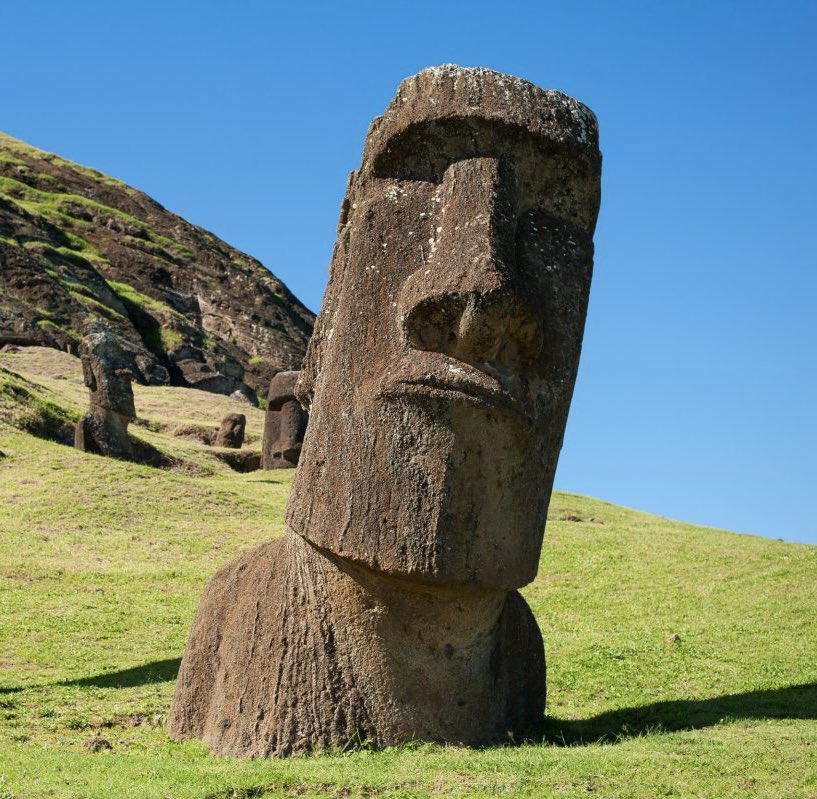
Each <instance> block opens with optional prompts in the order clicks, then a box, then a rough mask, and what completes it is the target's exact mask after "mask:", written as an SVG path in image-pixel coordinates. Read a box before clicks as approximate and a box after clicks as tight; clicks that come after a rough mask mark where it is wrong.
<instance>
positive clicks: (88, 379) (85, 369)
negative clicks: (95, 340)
mask: <svg viewBox="0 0 817 799" xmlns="http://www.w3.org/2000/svg"><path fill="white" fill-rule="evenodd" d="M82 378H83V380H84V381H85V385H86V386H87V387H88V388H89V389H90V390H91V391H96V376H95V375H94V370H93V369H92V368H91V361H90V359H89V358H87V357H85V358H83V359H82Z"/></svg>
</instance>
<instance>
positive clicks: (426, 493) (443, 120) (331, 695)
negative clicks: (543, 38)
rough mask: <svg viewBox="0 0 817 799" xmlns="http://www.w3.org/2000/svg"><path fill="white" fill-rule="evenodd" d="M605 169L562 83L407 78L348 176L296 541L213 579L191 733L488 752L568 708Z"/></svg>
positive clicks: (295, 511) (287, 743) (190, 649)
mask: <svg viewBox="0 0 817 799" xmlns="http://www.w3.org/2000/svg"><path fill="white" fill-rule="evenodd" d="M600 171H601V156H600V153H599V150H598V130H597V125H596V119H595V117H594V116H593V114H592V113H591V112H590V111H589V110H588V109H587V108H585V107H584V106H583V105H582V104H581V103H578V102H577V101H575V100H572V99H571V98H569V97H566V96H565V95H563V94H560V93H559V92H556V91H544V90H542V89H539V88H537V87H536V86H533V85H531V84H530V83H527V82H525V81H522V80H519V79H517V78H513V77H510V76H507V75H501V74H498V73H495V72H491V71H489V70H485V69H463V68H460V67H455V66H444V67H437V68H432V69H426V70H423V71H422V72H420V73H419V74H417V75H415V76H414V77H411V78H408V79H407V80H405V81H404V82H403V83H402V84H401V85H400V87H399V89H398V91H397V96H396V97H395V98H394V100H393V101H392V103H391V104H390V105H389V107H388V108H387V109H386V112H385V114H384V115H383V116H381V117H378V118H377V119H375V120H374V122H373V123H372V125H371V127H370V128H369V132H368V135H367V138H366V142H365V145H364V150H363V160H362V164H361V166H360V169H358V170H357V171H355V172H353V173H352V174H351V176H350V178H349V183H348V188H347V192H346V197H345V199H344V201H343V206H342V209H341V214H340V224H339V228H338V240H337V244H336V246H335V251H334V254H333V257H332V264H331V267H330V278H329V285H328V287H327V290H326V294H325V295H324V301H323V306H322V308H321V312H320V315H319V317H318V320H317V325H316V328H315V332H314V335H313V337H312V340H311V342H310V344H309V349H308V351H307V356H306V360H305V363H304V366H303V369H302V371H301V375H300V378H299V381H298V386H297V389H296V393H297V394H298V396H299V398H300V399H301V402H302V404H303V405H304V406H305V407H307V408H310V422H309V431H308V433H307V436H306V438H305V440H304V445H303V450H302V453H301V459H300V464H299V466H298V471H297V472H296V475H295V480H294V483H293V487H292V492H291V495H290V498H289V504H288V506H287V525H288V529H287V532H286V534H285V536H284V537H283V538H281V539H277V540H273V541H270V542H269V543H267V544H264V545H262V546H261V547H259V548H257V549H255V550H253V551H251V552H248V553H246V554H244V555H241V556H240V557H238V558H237V559H236V560H234V561H233V562H232V563H229V564H228V565H226V566H224V567H223V568H222V569H221V570H220V571H218V572H217V573H216V575H215V576H214V577H213V579H212V580H211V582H210V584H209V585H208V587H207V589H206V591H205V593H204V597H203V599H202V601H201V604H200V606H199V610H198V614H197V616H196V619H195V621H194V623H193V627H192V630H191V633H190V637H189V640H188V642H187V648H186V650H185V653H184V658H183V660H182V664H181V670H180V672H179V679H178V682H177V685H176V694H175V697H174V700H173V705H172V708H171V711H170V716H169V720H168V730H169V733H170V735H171V736H172V737H173V738H175V739H184V738H202V739H204V741H205V742H206V743H207V745H208V746H209V747H210V749H211V750H212V751H213V752H215V753H218V754H221V755H240V756H248V757H255V756H269V755H283V754H288V753H291V752H295V751H300V750H310V749H316V748H321V747H324V746H331V745H335V746H343V745H347V744H348V743H349V742H354V741H367V742H369V743H370V744H371V745H374V746H384V745H392V744H398V743H399V742H401V741H405V740H408V739H412V738H414V739H419V740H426V741H447V742H456V743H463V744H468V745H479V744H484V743H488V742H491V741H496V740H500V739H507V735H508V733H509V732H511V733H522V732H524V731H525V730H526V729H529V728H531V727H532V726H533V725H536V724H537V723H538V722H539V721H540V720H541V719H542V717H543V711H544V701H545V658H544V649H543V644H542V638H541V635H540V632H539V629H538V627H537V625H536V621H535V619H534V617H533V615H532V613H531V611H530V609H529V608H528V606H527V605H526V604H525V601H524V599H522V597H521V596H520V594H519V593H518V591H517V589H519V588H520V587H521V586H524V585H526V584H527V583H529V582H530V581H531V580H532V579H533V578H534V576H535V574H536V570H537V566H538V563H539V554H540V547H541V543H542V535H543V533H544V527H545V519H546V515H547V507H548V503H549V500H550V494H551V488H552V482H553V474H554V471H555V469H556V461H557V457H558V454H559V449H560V447H561V443H562V437H563V434H564V428H565V422H566V419H567V412H568V406H569V404H570V398H571V394H572V391H573V384H574V380H575V376H576V369H577V366H578V361H579V351H580V347H581V339H582V332H583V328H584V320H585V313H586V309H587V300H588V293H589V288H590V277H591V272H592V266H593V241H592V236H593V231H594V227H595V222H596V215H597V212H598V207H599V178H600Z"/></svg>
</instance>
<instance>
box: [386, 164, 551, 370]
mask: <svg viewBox="0 0 817 799" xmlns="http://www.w3.org/2000/svg"><path fill="white" fill-rule="evenodd" d="M517 196H518V182H517V176H516V172H515V169H514V167H513V165H512V164H511V163H509V162H507V161H504V160H499V159H496V158H470V159H467V160H463V161H458V162H455V163H453V164H451V166H449V168H448V169H447V170H446V173H445V176H444V178H443V181H442V183H441V185H440V188H439V192H438V194H437V196H436V197H435V198H434V199H435V205H436V206H437V208H439V211H438V212H437V213H436V214H435V219H436V222H435V228H434V232H433V235H432V238H431V239H430V240H429V242H428V247H427V250H425V251H424V262H425V264H424V267H423V268H422V269H420V270H417V271H416V272H414V273H413V274H412V275H411V276H410V277H409V278H408V279H407V280H406V282H405V284H404V286H403V288H402V291H401V295H400V305H401V309H402V320H403V329H404V333H405V336H406V339H407V341H408V343H409V344H410V346H412V347H414V348H416V349H420V350H430V351H433V352H442V353H445V354H446V355H450V356H452V357H454V358H457V359H458V360H462V361H466V362H468V363H471V364H473V365H475V366H479V367H481V368H487V370H488V371H493V370H499V371H510V372H513V373H517V374H518V373H520V372H524V371H526V369H527V368H528V367H529V365H530V363H531V361H532V360H533V359H534V358H535V357H536V356H537V354H538V352H539V349H540V347H541V332H540V329H539V325H538V324H537V322H536V319H535V317H534V316H533V314H532V313H531V312H530V310H529V309H528V308H527V307H526V302H525V297H524V290H523V286H522V281H521V279H520V278H521V276H520V275H519V274H518V273H517V265H516V257H515V250H516V219H517V205H518V202H517Z"/></svg>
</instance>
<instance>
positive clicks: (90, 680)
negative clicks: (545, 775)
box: [0, 658, 817, 746]
mask: <svg viewBox="0 0 817 799" xmlns="http://www.w3.org/2000/svg"><path fill="white" fill-rule="evenodd" d="M180 663H181V659H180V658H168V659H167V660H157V661H154V662H152V663H146V664H145V665H143V666H134V667H133V668H130V669H122V670H121V671H114V672H108V673H106V674H97V675H95V676H93V677H82V678H79V679H76V680H63V681H61V682H57V683H50V686H65V685H76V686H90V687H94V688H133V687H135V686H138V685H150V684H153V683H158V682H169V681H171V680H174V679H176V675H177V674H178V671H179V665H180ZM45 687H49V686H48V685H25V686H22V685H21V686H10V687H0V695H2V694H12V693H17V692H19V691H25V690H29V689H32V688H45ZM737 719H814V720H817V683H804V684H802V685H789V686H786V687H785V688H775V689H770V690H765V691H747V692H745V693H741V694H726V695H724V696H716V697H713V698H711V699H677V700H673V701H667V702H653V703H651V704H648V705H639V706H638V707H627V708H621V709H620V710H610V711H607V712H606V713H600V714H599V715H597V716H592V717H590V718H586V719H575V720H574V719H557V718H552V717H548V718H546V719H545V721H544V723H543V724H542V726H541V727H540V728H539V729H537V730H532V731H531V734H530V735H527V736H524V737H523V738H520V739H518V740H519V743H548V744H551V745H554V746H581V745H585V744H592V743H618V742H619V741H623V740H627V739H628V738H638V737H640V736H644V735H658V734H661V733H668V732H679V731H682V730H700V729H703V728H705V727H713V726H715V725H717V724H721V723H728V722H729V721H733V720H737Z"/></svg>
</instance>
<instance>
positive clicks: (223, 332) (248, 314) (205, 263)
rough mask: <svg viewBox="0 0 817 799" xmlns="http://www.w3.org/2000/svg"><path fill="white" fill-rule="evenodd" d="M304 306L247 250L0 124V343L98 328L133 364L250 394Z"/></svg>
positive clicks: (299, 334) (146, 372) (291, 343)
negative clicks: (120, 343)
mask: <svg viewBox="0 0 817 799" xmlns="http://www.w3.org/2000/svg"><path fill="white" fill-rule="evenodd" d="M313 322H314V316H313V314H312V313H311V312H310V311H309V310H308V309H307V308H305V307H304V306H303V305H302V304H301V303H300V302H299V301H298V300H297V299H296V298H295V297H294V296H293V294H292V293H291V292H290V291H289V290H288V289H287V287H286V286H285V285H284V284H283V283H282V282H281V281H280V280H278V278H276V277H275V276H274V275H272V274H271V273H270V272H268V271H267V270H266V269H265V268H264V267H263V266H262V265H261V264H260V263H259V262H258V261H256V260H255V259H253V258H251V257H250V256H248V255H245V254H244V253H242V252H239V251H238V250H235V249H233V248H232V247H230V246H229V245H228V244H225V243H224V242H223V241H221V240H220V239H218V238H216V237H215V236H213V235H212V234H210V233H208V232H207V231H205V230H203V229H201V228H198V227H196V226H195V225H191V224H189V223H188V222H186V221H185V220H184V219H182V218H181V217H179V216H176V215H175V214H172V213H170V212H169V211H167V210H165V209H164V208H163V207H162V206H161V205H159V204H158V203H157V202H156V201H154V200H152V199H151V198H150V197H148V196H147V195H146V194H143V193H142V192H140V191H137V190H136V189H133V188H131V187H130V186H127V185H125V184H124V183H121V182H119V181H117V180H114V179H112V178H109V177H107V176H105V175H103V174H102V173H100V172H97V171H96V170H93V169H88V168H86V167H81V166H78V165H76V164H72V163H70V162H68V161H65V160H63V159H61V158H59V157H57V156H55V155H52V154H49V153H44V152H42V151H40V150H36V149H34V148H33V147H29V146H28V145H26V144H23V143H22V142H20V141H18V140H16V139H12V138H10V137H8V136H5V135H3V134H0V346H3V345H4V344H9V343H11V344H24V345H32V344H34V345H42V346H49V347H55V348H58V349H62V350H66V351H69V352H73V353H76V352H77V347H78V344H79V340H80V338H81V337H82V335H84V334H86V333H88V332H91V331H92V330H94V329H100V328H108V329H110V330H112V331H114V332H115V333H117V334H118V335H120V336H121V337H122V338H124V339H125V340H126V342H128V343H129V344H130V345H131V346H132V348H133V352H132V356H133V363H134V372H135V374H134V377H135V379H136V380H137V381H139V382H143V383H148V384H161V383H167V382H171V383H173V384H174V385H188V386H194V387H196V388H202V389H205V390H208V391H214V392H216V393H219V394H231V393H233V392H236V391H238V392H240V393H243V394H245V395H247V396H251V397H253V398H254V395H255V391H256V390H264V391H265V390H266V387H267V384H268V383H269V380H270V378H271V376H272V375H273V374H274V373H276V372H278V371H280V370H289V369H297V368H299V367H300V364H301V359H302V358H303V355H304V352H305V351H306V344H307V342H308V340H309V336H310V335H311V333H312V325H313Z"/></svg>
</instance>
